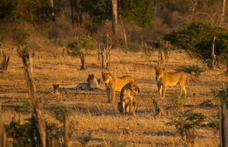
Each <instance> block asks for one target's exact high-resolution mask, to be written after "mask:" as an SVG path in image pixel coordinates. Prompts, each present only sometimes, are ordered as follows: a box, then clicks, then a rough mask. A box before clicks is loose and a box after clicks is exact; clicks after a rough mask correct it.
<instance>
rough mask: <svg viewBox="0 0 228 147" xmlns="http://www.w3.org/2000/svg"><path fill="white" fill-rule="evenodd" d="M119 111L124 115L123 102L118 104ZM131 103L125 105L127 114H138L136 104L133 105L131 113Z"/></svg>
mask: <svg viewBox="0 0 228 147" xmlns="http://www.w3.org/2000/svg"><path fill="white" fill-rule="evenodd" d="M117 109H118V110H119V111H120V113H123V108H122V104H121V102H118V105H117ZM129 110H130V109H129V103H128V104H127V105H125V113H130V112H137V110H138V106H137V105H136V102H133V103H132V106H131V111H129Z"/></svg>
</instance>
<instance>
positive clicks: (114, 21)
mask: <svg viewBox="0 0 228 147" xmlns="http://www.w3.org/2000/svg"><path fill="white" fill-rule="evenodd" d="M110 2H111V7H112V32H113V35H115V34H116V33H117V19H118V14H117V0H110Z"/></svg>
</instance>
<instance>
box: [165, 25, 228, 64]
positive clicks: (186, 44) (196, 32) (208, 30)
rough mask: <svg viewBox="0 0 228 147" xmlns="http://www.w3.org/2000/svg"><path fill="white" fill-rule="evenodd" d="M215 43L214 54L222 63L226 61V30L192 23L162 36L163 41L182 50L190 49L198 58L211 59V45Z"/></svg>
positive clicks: (227, 49) (227, 41)
mask: <svg viewBox="0 0 228 147" xmlns="http://www.w3.org/2000/svg"><path fill="white" fill-rule="evenodd" d="M214 36H217V38H216V41H215V54H216V55H217V56H218V58H219V59H220V60H222V61H226V60H227V59H228V30H226V29H225V28H222V27H213V26H212V25H211V23H204V22H200V21H193V22H191V23H184V24H182V25H179V26H178V27H177V28H176V29H174V31H172V32H171V33H169V34H165V35H164V36H163V39H164V40H167V41H170V42H171V44H173V45H175V46H178V47H180V48H183V49H191V51H192V52H194V53H196V54H197V55H198V56H199V57H200V58H203V59H210V58H211V56H210V55H211V44H212V42H213V41H212V40H213V37H214Z"/></svg>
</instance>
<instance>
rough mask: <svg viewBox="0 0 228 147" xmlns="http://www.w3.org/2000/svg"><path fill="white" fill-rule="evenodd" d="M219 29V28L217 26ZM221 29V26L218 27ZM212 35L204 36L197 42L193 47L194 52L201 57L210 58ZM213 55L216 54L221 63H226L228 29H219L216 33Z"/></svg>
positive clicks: (227, 55)
mask: <svg viewBox="0 0 228 147" xmlns="http://www.w3.org/2000/svg"><path fill="white" fill-rule="evenodd" d="M217 29H219V28H217ZM220 29H221V28H220ZM213 38H214V36H205V37H204V38H203V40H202V41H200V42H198V43H197V44H196V45H195V46H194V47H195V52H196V53H197V54H199V57H200V58H202V59H210V58H211V44H212V42H213ZM214 51H215V55H218V60H220V61H221V62H222V63H226V64H227V63H228V31H227V30H225V29H221V30H220V32H218V34H217V35H216V39H215V46H214Z"/></svg>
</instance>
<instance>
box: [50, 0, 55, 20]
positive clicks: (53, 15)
mask: <svg viewBox="0 0 228 147" xmlns="http://www.w3.org/2000/svg"><path fill="white" fill-rule="evenodd" d="M50 3H51V8H52V10H51V11H52V12H51V16H52V20H53V21H54V20H55V13H54V0H50Z"/></svg>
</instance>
